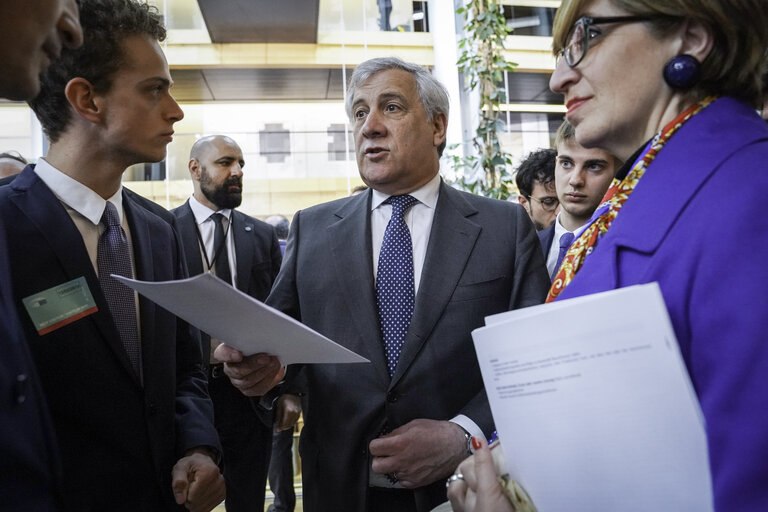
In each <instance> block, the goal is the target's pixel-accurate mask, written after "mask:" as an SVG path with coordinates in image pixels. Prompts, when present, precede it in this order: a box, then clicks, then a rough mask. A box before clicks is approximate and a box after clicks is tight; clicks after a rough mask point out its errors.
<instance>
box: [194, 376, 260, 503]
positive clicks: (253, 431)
mask: <svg viewBox="0 0 768 512" xmlns="http://www.w3.org/2000/svg"><path fill="white" fill-rule="evenodd" d="M208 391H209V393H210V395H211V399H212V400H213V412H214V420H215V424H216V430H217V431H218V432H219V437H220V439H221V445H222V448H223V451H224V453H223V457H224V479H225V481H226V484H227V499H226V503H225V504H226V509H227V512H255V511H258V512H262V511H263V510H264V494H265V490H266V485H267V469H268V467H269V457H270V452H271V447H272V427H271V426H270V427H268V426H267V425H265V424H264V423H263V422H262V421H261V419H260V418H259V416H258V415H257V414H256V411H255V410H254V408H253V407H254V406H253V405H252V404H251V400H250V399H249V398H247V397H246V396H244V395H243V394H242V393H240V391H238V390H237V389H235V387H234V386H232V384H231V383H230V382H229V379H228V378H227V377H226V376H225V375H223V374H222V373H221V372H220V371H219V373H218V374H217V377H213V376H211V375H210V374H209V380H208Z"/></svg>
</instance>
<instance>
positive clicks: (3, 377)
mask: <svg viewBox="0 0 768 512" xmlns="http://www.w3.org/2000/svg"><path fill="white" fill-rule="evenodd" d="M7 249H8V246H7V241H6V237H5V228H4V225H3V221H2V218H1V217H0V354H1V355H0V497H2V506H3V508H6V509H7V510H35V511H37V510H39V511H50V510H56V509H57V508H58V506H60V503H58V504H57V502H58V500H59V498H60V496H59V488H58V486H59V484H60V478H61V475H60V469H61V468H60V467H59V464H60V461H59V454H58V448H57V446H56V441H55V436H54V431H53V423H52V422H51V418H50V416H49V414H48V407H47V405H46V401H45V396H44V395H43V392H42V387H41V386H40V381H39V380H38V377H37V371H36V370H35V366H34V363H33V362H32V356H31V355H30V353H29V349H28V347H27V340H26V338H25V334H24V330H23V329H22V327H21V323H20V321H19V317H18V312H17V310H16V307H15V306H14V304H13V297H12V287H11V271H10V268H9V266H8V250H7Z"/></svg>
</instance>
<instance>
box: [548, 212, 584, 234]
mask: <svg viewBox="0 0 768 512" xmlns="http://www.w3.org/2000/svg"><path fill="white" fill-rule="evenodd" d="M560 214H561V213H560V212H558V213H557V217H555V240H560V237H561V236H563V234H564V233H569V231H568V230H567V229H565V228H564V227H563V225H562V224H560ZM589 223H590V221H587V223H586V224H582V225H581V226H579V227H578V228H576V229H574V230H573V231H570V233H573V235H574V237H576V238H578V236H579V235H580V234H581V232H582V231H584V229H585V228H586V227H587V226H589Z"/></svg>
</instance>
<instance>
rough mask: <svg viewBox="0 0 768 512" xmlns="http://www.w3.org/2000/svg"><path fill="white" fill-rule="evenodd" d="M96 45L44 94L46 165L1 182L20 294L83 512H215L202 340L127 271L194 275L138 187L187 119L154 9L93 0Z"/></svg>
mask: <svg viewBox="0 0 768 512" xmlns="http://www.w3.org/2000/svg"><path fill="white" fill-rule="evenodd" d="M80 9H81V22H82V24H83V33H84V44H83V46H82V47H81V48H80V49H79V50H65V51H64V52H63V54H62V57H61V59H60V61H59V62H57V63H55V64H53V65H52V66H51V68H49V70H48V71H47V72H46V73H44V74H43V75H42V88H41V92H40V94H39V95H38V96H37V97H36V98H35V100H34V101H32V103H31V105H32V108H33V109H34V110H35V113H36V114H37V115H38V118H39V119H40V122H41V124H42V125H43V128H44V130H45V132H46V134H47V136H48V138H49V139H50V142H51V146H50V150H49V152H48V155H47V156H46V157H45V159H41V160H40V161H39V163H38V164H37V165H36V166H28V167H27V168H25V169H24V171H22V173H21V174H20V175H19V176H18V177H17V178H16V180H14V182H13V183H12V184H11V185H8V186H5V187H1V188H0V217H1V218H3V219H4V221H6V230H7V238H8V243H9V246H10V268H11V274H12V279H13V299H14V302H15V304H16V306H17V307H18V308H19V309H20V310H21V311H22V314H21V320H22V324H23V327H24V329H25V332H26V335H27V338H28V340H29V342H30V347H31V351H32V355H33V357H34V360H35V363H36V365H37V368H38V372H39V375H40V379H41V381H42V384H43V388H44V390H45V394H46V396H47V399H48V404H49V407H50V410H51V415H52V418H53V423H54V427H55V430H56V436H57V438H58V442H59V446H60V449H61V459H62V469H63V471H62V474H63V495H64V503H65V507H66V508H67V509H71V510H131V511H135V510H142V511H144V510H147V511H149V510H152V511H155V510H176V509H179V508H182V505H184V506H186V507H187V508H188V509H190V510H194V511H207V510H211V509H212V508H213V507H215V506H216V505H217V504H218V503H220V502H221V500H222V499H223V497H224V482H223V478H222V476H221V474H220V472H219V469H218V466H217V464H216V462H215V459H217V458H218V453H219V451H220V447H219V442H218V436H217V435H216V431H215V429H214V427H213V411H212V404H211V402H210V399H209V398H208V395H207V392H206V382H205V374H204V373H203V371H202V364H201V359H200V350H199V345H198V338H197V335H196V332H195V331H193V330H191V329H190V327H189V326H188V325H187V324H186V323H184V322H182V321H180V320H178V319H177V318H176V317H174V316H173V315H171V314H169V313H168V312H167V311H165V310H163V309H161V308H158V307H156V306H155V305H154V304H152V303H151V302H149V301H147V300H145V299H143V298H139V297H138V296H137V295H136V294H134V293H133V292H130V291H128V292H127V293H126V290H128V288H126V287H125V286H123V285H122V284H121V283H119V282H117V280H115V279H114V278H113V277H111V274H113V273H121V274H123V275H128V276H134V277H136V278H138V279H142V280H150V281H164V280H170V279H178V278H182V277H184V270H183V268H184V266H183V257H182V254H181V252H180V248H179V244H178V241H177V240H176V238H175V236H174V232H173V230H172V229H171V227H170V226H169V225H168V224H167V223H166V222H164V221H162V220H161V219H159V218H158V217H156V216H155V215H153V214H151V213H149V212H148V211H147V210H145V209H144V208H142V207H140V206H138V205H137V204H136V203H135V202H133V200H131V199H130V198H129V197H128V196H127V195H124V194H123V191H122V188H121V184H120V180H121V177H122V174H123V171H124V170H125V168H126V167H128V166H129V165H132V164H134V163H138V162H151V161H158V160H160V159H162V158H163V157H164V156H165V147H166V145H167V144H168V142H170V140H171V135H172V133H173V124H174V123H175V122H176V121H178V120H180V119H181V118H182V116H183V113H182V112H181V109H180V108H179V106H178V104H177V103H176V102H175V100H174V99H173V97H172V96H171V95H170V92H169V87H170V84H171V80H170V72H169V70H168V65H167V63H166V61H165V57H164V56H163V53H162V50H161V49H160V46H159V45H158V40H162V39H163V38H164V36H165V30H164V28H163V26H162V24H161V22H160V16H159V15H158V13H157V11H156V10H155V9H154V8H150V7H148V6H147V5H145V4H141V3H138V2H136V1H134V0H81V2H80Z"/></svg>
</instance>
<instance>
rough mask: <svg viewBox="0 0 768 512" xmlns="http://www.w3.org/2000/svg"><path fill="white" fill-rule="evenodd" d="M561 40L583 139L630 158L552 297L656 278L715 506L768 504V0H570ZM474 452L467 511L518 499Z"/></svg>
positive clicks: (458, 486)
mask: <svg viewBox="0 0 768 512" xmlns="http://www.w3.org/2000/svg"><path fill="white" fill-rule="evenodd" d="M553 41H554V44H553V47H554V48H553V49H554V51H555V55H556V56H557V65H556V68H555V72H554V74H553V75H552V78H551V80H550V87H551V89H552V90H553V91H555V92H558V93H561V94H563V95H564V97H565V106H566V108H567V111H568V112H567V114H566V118H567V119H568V121H570V122H571V124H573V125H574V126H575V127H576V139H577V141H578V142H579V144H581V145H583V146H585V147H599V148H601V149H604V150H606V151H608V152H609V153H611V154H614V155H616V156H617V157H618V158H620V159H622V160H625V161H626V162H627V165H626V166H625V167H624V168H623V169H621V170H620V171H619V172H618V174H617V180H615V181H614V184H613V185H612V187H611V190H609V193H608V194H609V195H610V199H609V200H608V201H607V202H606V203H605V204H604V205H602V206H601V207H600V208H599V209H598V211H597V212H596V213H595V217H594V218H593V222H592V224H591V226H590V227H589V228H588V229H587V230H586V231H584V232H583V233H582V235H581V236H580V237H579V238H578V239H577V240H576V241H575V242H574V244H573V245H572V246H571V248H570V250H569V252H568V254H567V256H566V258H565V261H564V262H563V265H562V266H561V267H560V270H559V272H558V275H557V276H556V278H555V281H554V282H553V285H552V289H551V290H550V297H549V299H548V300H555V299H567V298H572V297H578V296H582V295H587V294H591V293H596V292H602V291H606V290H611V289H615V288H621V287H625V286H630V285H634V284H641V283H649V282H653V281H657V282H658V283H659V285H660V287H661V290H662V293H663V296H664V300H665V302H666V305H667V309H668V310H669V314H670V317H671V319H672V323H673V326H674V329H675V334H676V335H677V339H678V342H679V344H680V349H681V352H682V355H683V358H684V360H685V364H686V367H687V369H688V372H689V374H690V377H691V380H692V382H693V385H694V388H695V390H696V393H697V396H698V399H699V402H700V404H701V408H702V411H703V413H704V418H705V423H706V427H705V428H706V433H707V441H708V447H709V457H710V468H711V472H712V483H713V491H714V499H715V509H716V510H717V511H718V512H724V511H738V512H750V511H765V510H768V293H766V287H768V214H766V211H765V206H764V204H763V201H764V200H765V198H766V197H768V125H766V123H765V121H763V120H762V119H760V117H759V116H758V115H757V114H756V112H755V110H754V109H755V108H759V106H760V105H762V104H763V100H764V98H765V92H764V85H765V84H764V83H763V81H762V79H761V78H762V76H763V72H764V70H765V61H766V48H768V9H767V8H766V5H765V1H764V0H591V1H590V0H564V1H563V3H562V4H561V6H560V9H559V10H558V12H557V16H556V18H555V23H554V30H553ZM475 459H476V460H474V461H467V462H465V463H463V464H462V466H461V467H460V471H461V472H462V473H463V474H464V480H462V481H459V482H457V483H455V484H453V483H452V484H451V485H450V486H449V496H450V497H451V499H452V502H453V505H454V508H455V510H476V511H489V510H493V511H498V510H513V508H512V506H511V505H510V504H509V503H508V502H506V500H505V498H504V497H503V494H502V492H501V488H500V486H499V485H498V484H495V483H494V482H495V480H493V478H494V477H493V471H492V470H491V469H490V466H489V465H488V461H489V457H488V451H487V449H486V448H482V449H481V450H480V454H479V455H476V456H475ZM475 464H477V468H475ZM475 469H477V470H478V472H479V473H476V471H475ZM478 475H484V476H485V478H483V477H482V476H481V477H480V478H479V482H478V478H477V477H478ZM478 485H479V486H481V487H480V489H484V490H483V491H478ZM596 486H598V488H596V490H595V492H599V484H597V483H596Z"/></svg>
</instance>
